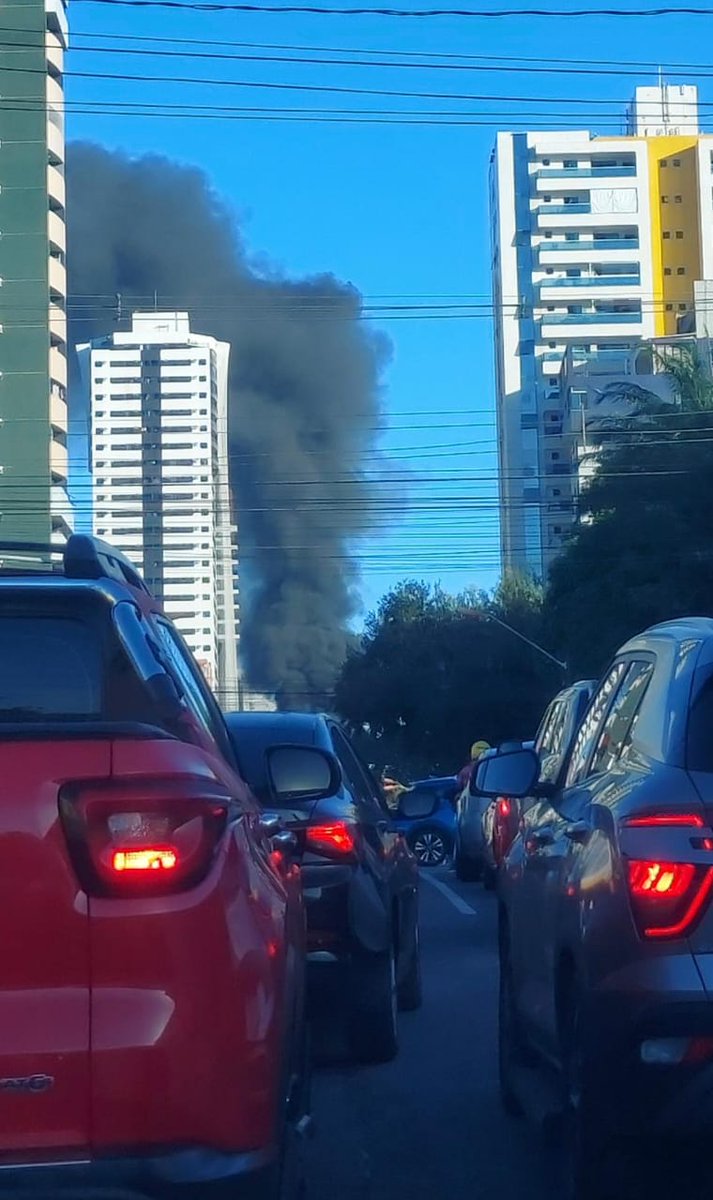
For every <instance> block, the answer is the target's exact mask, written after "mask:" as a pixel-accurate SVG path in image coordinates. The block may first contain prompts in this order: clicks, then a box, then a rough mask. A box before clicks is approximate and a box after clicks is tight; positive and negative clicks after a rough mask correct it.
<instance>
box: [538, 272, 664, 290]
mask: <svg viewBox="0 0 713 1200" xmlns="http://www.w3.org/2000/svg"><path fill="white" fill-rule="evenodd" d="M540 287H541V288H542V289H543V290H544V289H545V288H571V287H572V288H582V287H583V288H592V287H602V288H609V287H641V276H640V275H586V276H574V277H572V278H567V276H564V277H563V278H561V279H542V280H540Z"/></svg>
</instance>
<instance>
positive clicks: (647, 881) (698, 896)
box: [627, 859, 713, 938]
mask: <svg viewBox="0 0 713 1200" xmlns="http://www.w3.org/2000/svg"><path fill="white" fill-rule="evenodd" d="M627 881H628V885H629V896H630V899H631V906H632V910H633V913H634V918H635V920H636V924H637V926H638V929H639V932H640V933H641V934H642V935H643V936H644V937H647V938H677V937H684V936H685V935H686V934H688V933H689V932H690V931H691V929H692V928H693V926H694V925H695V923H696V921H697V919H698V918H699V916H700V915H701V912H702V910H703V906H704V905H705V903H706V901H707V899H708V897H709V896H710V893H711V889H712V888H713V867H706V866H697V865H696V864H694V863H685V862H683V863H681V862H678V863H672V862H657V861H653V860H651V861H648V860H638V859H629V861H628V862H627Z"/></svg>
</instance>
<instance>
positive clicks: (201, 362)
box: [78, 313, 239, 707]
mask: <svg viewBox="0 0 713 1200" xmlns="http://www.w3.org/2000/svg"><path fill="white" fill-rule="evenodd" d="M78 349H79V360H80V367H81V371H82V377H83V380H84V386H85V391H86V394H87V397H88V407H89V413H90V465H91V471H92V485H91V491H92V527H93V532H94V533H95V534H96V535H97V536H98V537H102V538H106V540H107V541H108V542H111V543H112V544H113V545H115V546H116V547H117V548H118V549H119V550H121V551H123V553H125V554H126V555H127V556H128V557H129V558H130V559H132V560H133V562H134V563H135V564H136V565H137V567H139V569H140V570H141V571H142V573H143V575H144V578H145V579H146V582H147V584H148V586H149V587H150V588H151V590H152V592H154V594H155V595H156V596H158V597H159V599H160V600H161V601H162V603H163V605H164V608H165V610H166V613H167V614H168V615H169V616H170V617H171V618H172V619H173V620H174V621H175V623H176V626H177V627H178V628H179V629H180V630H181V632H182V633H183V636H184V637H185V639H186V642H187V643H188V645H189V646H190V648H191V650H192V651H193V653H194V654H195V656H196V658H197V659H198V661H199V662H200V663H201V666H202V667H203V670H204V671H205V673H206V676H207V678H208V680H209V682H210V683H211V685H212V686H213V687H214V689H215V691H216V693H217V695H218V697H219V698H220V699H221V700H222V701H223V702H224V703H225V705H226V706H227V707H230V706H231V705H232V706H233V707H237V702H238V689H239V679H238V655H237V641H238V618H237V604H236V591H237V589H236V587H235V583H234V575H235V559H236V553H237V551H236V547H235V536H236V533H237V530H236V527H235V525H234V523H233V517H232V505H231V496H230V486H229V472H228V467H229V448H228V359H229V354H230V347H229V345H228V344H227V343H226V342H219V341H216V339H215V338H212V337H204V336H202V335H199V334H194V333H191V329H190V323H189V318H188V315H187V314H186V313H135V314H134V315H133V318H132V322H131V330H130V331H129V332H126V333H114V334H112V335H110V336H108V337H105V338H100V339H98V340H96V341H93V342H92V343H90V344H89V345H85V346H80V347H79V348H78Z"/></svg>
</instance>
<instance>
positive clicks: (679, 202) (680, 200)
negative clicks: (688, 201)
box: [674, 196, 683, 204]
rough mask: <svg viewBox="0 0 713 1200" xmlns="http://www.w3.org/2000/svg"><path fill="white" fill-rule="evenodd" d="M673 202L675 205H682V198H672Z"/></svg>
mask: <svg viewBox="0 0 713 1200" xmlns="http://www.w3.org/2000/svg"><path fill="white" fill-rule="evenodd" d="M674 201H675V203H676V204H682V203H683V196H674Z"/></svg>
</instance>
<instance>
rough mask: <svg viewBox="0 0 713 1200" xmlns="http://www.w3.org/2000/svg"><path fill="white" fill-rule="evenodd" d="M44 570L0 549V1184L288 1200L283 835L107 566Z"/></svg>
mask: <svg viewBox="0 0 713 1200" xmlns="http://www.w3.org/2000/svg"><path fill="white" fill-rule="evenodd" d="M23 559H25V560H26V562H27V565H23ZM49 559H50V547H47V546H35V545H34V544H22V545H20V544H14V545H12V546H10V545H8V544H3V545H0V561H1V562H2V564H3V565H2V569H1V570H0V663H1V664H2V669H1V670H0V775H1V777H2V781H3V786H2V791H1V793H0V907H1V908H2V912H3V914H4V916H3V920H2V922H0V960H1V961H2V977H1V980H0V1015H1V1019H0V1166H2V1167H3V1169H4V1170H3V1183H4V1184H5V1183H6V1184H7V1186H9V1187H10V1188H13V1187H23V1186H24V1185H27V1186H30V1187H33V1188H36V1187H41V1188H46V1189H47V1190H50V1189H52V1190H55V1189H57V1188H59V1189H61V1188H63V1187H67V1188H68V1189H70V1190H72V1191H74V1192H76V1191H78V1190H80V1189H84V1188H86V1187H89V1188H91V1189H93V1190H94V1189H97V1188H98V1189H100V1190H101V1189H103V1188H104V1187H107V1188H109V1189H111V1190H117V1189H122V1190H128V1191H133V1192H136V1193H140V1194H143V1195H147V1196H150V1197H164V1196H171V1197H172V1196H174V1195H181V1194H188V1193H189V1192H190V1193H191V1194H193V1193H195V1192H196V1190H197V1189H200V1193H201V1196H205V1197H208V1196H210V1195H211V1194H218V1193H220V1194H222V1193H223V1192H224V1193H225V1194H226V1195H228V1194H229V1195H230V1196H231V1200H237V1198H242V1197H250V1198H251V1200H255V1198H259V1200H268V1198H269V1200H273V1198H274V1200H277V1198H278V1197H280V1200H282V1198H284V1197H287V1196H292V1195H296V1194H297V1191H298V1190H299V1189H298V1185H299V1177H300V1167H299V1159H300V1157H301V1156H300V1155H299V1153H298V1145H299V1134H300V1133H302V1132H304V1130H305V1129H306V1126H307V1124H308V1118H307V1117H306V1107H305V1105H306V1088H305V1081H306V1078H307V1069H306V1056H305V1042H304V1026H303V1021H302V1011H303V989H304V978H303V965H302V964H303V950H304V946H303V940H304V933H303V931H304V913H303V909H302V902H301V897H300V879H299V868H298V867H297V866H296V865H295V864H293V863H292V861H291V854H290V839H291V835H290V834H289V833H281V832H280V831H276V830H275V828H274V826H270V828H269V829H267V828H265V827H264V825H263V824H261V818H260V813H259V809H258V807H257V805H256V803H255V801H254V799H253V797H252V795H251V793H250V792H249V790H248V788H247V787H246V785H245V784H244V783H243V781H242V780H241V779H240V777H239V775H238V774H237V770H236V766H235V761H234V759H233V754H232V749H231V744H230V740H229V738H228V735H227V732H226V728H225V725H224V723H223V718H222V716H221V713H220V711H219V709H218V707H217V705H216V702H215V700H214V699H213V696H212V694H211V692H210V691H209V689H208V687H207V686H206V684H205V682H204V680H203V677H202V675H201V673H200V671H199V669H198V668H197V666H196V664H195V662H194V660H193V658H192V657H191V654H190V652H189V651H188V650H187V648H186V646H185V644H184V643H183V641H182V639H181V637H180V635H179V634H178V633H177V631H176V630H175V628H174V627H173V625H172V624H171V623H170V621H168V620H167V619H166V618H165V616H164V615H163V614H162V612H161V609H160V607H159V605H158V604H157V603H156V602H155V600H154V599H153V598H152V596H151V595H150V594H149V592H148V591H147V589H146V586H145V584H144V583H143V581H142V580H141V578H140V577H139V576H138V575H137V573H136V572H135V570H134V569H133V568H132V566H131V564H130V563H128V562H127V560H126V559H124V558H122V557H121V556H119V555H118V554H116V553H115V552H114V551H113V550H112V549H111V548H110V547H109V546H107V545H105V544H104V543H101V542H97V541H95V540H94V539H91V538H87V537H81V536H75V537H72V538H71V539H70V541H69V542H68V544H67V546H66V547H65V548H64V555H63V564H62V568H61V569H60V570H59V571H56V570H52V569H51V568H50V567H48V566H47V567H45V568H44V570H43V569H42V562H43V561H44V562H48V561H49ZM10 563H13V564H14V565H13V566H9V565H8V564H10ZM37 567H39V568H40V569H39V570H38V569H33V568H37ZM313 753H314V752H313ZM303 754H304V751H303ZM312 761H314V760H312ZM303 765H304V764H303ZM296 769H297V770H298V771H299V764H296ZM283 773H284V772H283ZM307 773H309V772H307ZM303 774H304V771H303ZM287 783H288V784H289V781H287ZM293 786H294V783H293ZM293 1151H294V1153H293Z"/></svg>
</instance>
